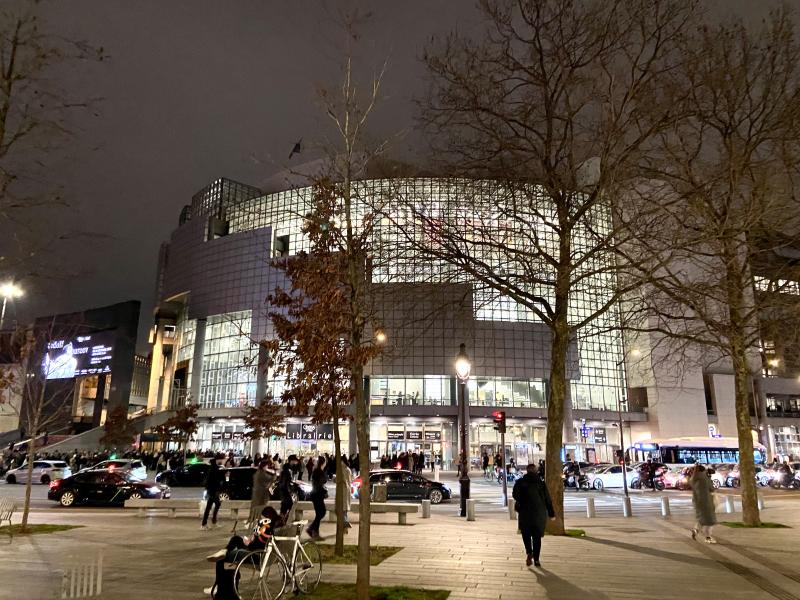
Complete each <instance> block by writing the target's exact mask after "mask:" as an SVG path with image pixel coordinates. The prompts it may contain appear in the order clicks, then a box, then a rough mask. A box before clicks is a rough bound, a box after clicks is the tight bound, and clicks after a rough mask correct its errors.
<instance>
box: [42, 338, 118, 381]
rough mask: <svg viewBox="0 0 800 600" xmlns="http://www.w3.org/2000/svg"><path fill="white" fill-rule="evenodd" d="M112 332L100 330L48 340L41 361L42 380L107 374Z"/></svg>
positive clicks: (109, 369) (112, 340)
mask: <svg viewBox="0 0 800 600" xmlns="http://www.w3.org/2000/svg"><path fill="white" fill-rule="evenodd" d="M113 355H114V334H113V333H112V332H100V333H92V334H87V335H79V336H77V337H74V338H70V339H58V340H52V341H51V342H49V343H48V344H47V353H46V354H45V355H44V359H43V360H42V374H43V375H44V377H45V378H46V379H72V378H73V377H82V376H84V375H104V374H107V373H111V359H112V358H113Z"/></svg>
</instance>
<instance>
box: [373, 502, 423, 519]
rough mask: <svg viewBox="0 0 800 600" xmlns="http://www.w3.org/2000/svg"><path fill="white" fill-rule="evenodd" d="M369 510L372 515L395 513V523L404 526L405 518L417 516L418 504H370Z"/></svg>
mask: <svg viewBox="0 0 800 600" xmlns="http://www.w3.org/2000/svg"><path fill="white" fill-rule="evenodd" d="M369 508H370V512H371V513H373V514H387V513H397V523H398V524H399V525H405V524H406V516H407V515H408V514H417V513H418V512H419V504H404V503H401V502H371V503H370V505H369Z"/></svg>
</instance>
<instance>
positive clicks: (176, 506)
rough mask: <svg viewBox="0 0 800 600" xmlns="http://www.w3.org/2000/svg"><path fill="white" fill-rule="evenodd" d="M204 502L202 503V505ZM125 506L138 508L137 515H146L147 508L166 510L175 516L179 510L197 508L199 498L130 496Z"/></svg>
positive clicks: (171, 516)
mask: <svg viewBox="0 0 800 600" xmlns="http://www.w3.org/2000/svg"><path fill="white" fill-rule="evenodd" d="M202 504H203V503H201V506H202ZM125 508H135V509H137V511H138V512H137V516H139V517H144V516H145V512H146V511H147V510H165V511H167V512H168V514H169V516H170V518H173V519H174V518H175V513H176V511H178V510H197V500H192V499H186V500H181V499H177V498H175V499H172V498H167V499H159V498H129V499H127V500H125Z"/></svg>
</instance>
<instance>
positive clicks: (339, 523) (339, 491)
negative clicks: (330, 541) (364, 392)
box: [331, 402, 347, 556]
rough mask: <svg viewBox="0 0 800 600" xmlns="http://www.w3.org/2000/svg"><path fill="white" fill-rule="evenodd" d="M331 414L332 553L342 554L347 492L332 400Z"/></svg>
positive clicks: (340, 441) (340, 442) (337, 420)
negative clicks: (333, 468)
mask: <svg viewBox="0 0 800 600" xmlns="http://www.w3.org/2000/svg"><path fill="white" fill-rule="evenodd" d="M331 410H332V416H333V460H335V461H336V504H335V508H334V510H335V512H336V546H335V547H334V550H333V552H334V554H336V556H343V555H344V504H343V498H344V495H345V494H346V493H347V492H346V491H345V489H344V478H343V477H342V440H341V437H340V436H339V405H338V404H337V403H336V402H333V406H332V407H331Z"/></svg>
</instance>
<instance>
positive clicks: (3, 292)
mask: <svg viewBox="0 0 800 600" xmlns="http://www.w3.org/2000/svg"><path fill="white" fill-rule="evenodd" d="M20 296H22V288H21V287H19V286H18V285H17V284H15V283H14V282H13V281H7V282H5V283H3V284H0V297H2V298H5V299H7V300H11V299H13V298H19V297H20Z"/></svg>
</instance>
